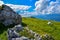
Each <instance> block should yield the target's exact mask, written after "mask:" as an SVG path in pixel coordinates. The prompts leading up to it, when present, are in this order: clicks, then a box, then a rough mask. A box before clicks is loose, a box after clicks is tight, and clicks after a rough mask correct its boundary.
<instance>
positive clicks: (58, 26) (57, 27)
mask: <svg viewBox="0 0 60 40" xmlns="http://www.w3.org/2000/svg"><path fill="white" fill-rule="evenodd" d="M22 22H23V23H24V24H23V26H25V25H27V26H28V28H29V29H30V30H33V31H34V32H36V33H38V34H40V35H44V34H46V33H47V34H49V35H52V36H53V38H54V39H55V40H60V22H55V21H51V22H52V23H53V25H48V24H47V23H48V21H47V20H41V19H36V18H22ZM2 27H4V26H2ZM10 27H11V26H10ZM12 27H13V26H12ZM0 28H1V25H0ZM4 29H5V30H4ZM1 30H4V32H2V31H1ZM1 30H0V31H1V32H2V33H0V38H1V39H2V40H7V28H1ZM23 34H24V35H23ZM23 34H22V35H23V36H29V35H28V33H27V32H26V31H25V32H23Z"/></svg>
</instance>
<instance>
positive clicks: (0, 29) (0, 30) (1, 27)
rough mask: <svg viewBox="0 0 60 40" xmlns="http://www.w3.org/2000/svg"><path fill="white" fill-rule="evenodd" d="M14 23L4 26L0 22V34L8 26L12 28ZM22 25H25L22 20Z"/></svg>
mask: <svg viewBox="0 0 60 40" xmlns="http://www.w3.org/2000/svg"><path fill="white" fill-rule="evenodd" d="M14 26H15V24H11V25H9V26H4V25H3V24H2V23H0V34H2V33H3V32H4V31H7V30H8V29H9V28H13V27H14ZM22 26H23V27H25V26H27V25H26V24H25V23H23V22H22Z"/></svg>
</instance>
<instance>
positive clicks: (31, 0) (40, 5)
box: [2, 0, 60, 16]
mask: <svg viewBox="0 0 60 40" xmlns="http://www.w3.org/2000/svg"><path fill="white" fill-rule="evenodd" d="M2 2H3V3H4V4H5V5H7V6H10V7H11V8H12V9H13V10H14V11H16V12H18V13H19V14H21V15H22V16H31V15H40V14H43V15H44V14H59V13H60V0H2Z"/></svg>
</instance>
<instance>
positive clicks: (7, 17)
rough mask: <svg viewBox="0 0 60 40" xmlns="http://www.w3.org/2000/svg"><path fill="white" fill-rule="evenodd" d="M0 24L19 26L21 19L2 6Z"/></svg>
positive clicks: (5, 6) (7, 7)
mask: <svg viewBox="0 0 60 40" xmlns="http://www.w3.org/2000/svg"><path fill="white" fill-rule="evenodd" d="M0 22H2V23H3V24H4V25H5V26H7V25H10V24H21V22H22V17H21V16H20V15H19V14H18V13H16V12H15V11H13V10H12V9H11V8H10V7H9V6H7V5H2V9H1V10H0Z"/></svg>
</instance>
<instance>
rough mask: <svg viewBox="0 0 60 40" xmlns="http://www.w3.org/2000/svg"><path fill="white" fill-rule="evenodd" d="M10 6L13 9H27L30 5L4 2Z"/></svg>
mask: <svg viewBox="0 0 60 40" xmlns="http://www.w3.org/2000/svg"><path fill="white" fill-rule="evenodd" d="M6 5H7V6H9V7H11V8H12V9H13V10H28V9H29V8H30V7H31V6H26V5H14V4H6Z"/></svg>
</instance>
